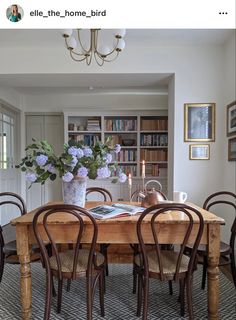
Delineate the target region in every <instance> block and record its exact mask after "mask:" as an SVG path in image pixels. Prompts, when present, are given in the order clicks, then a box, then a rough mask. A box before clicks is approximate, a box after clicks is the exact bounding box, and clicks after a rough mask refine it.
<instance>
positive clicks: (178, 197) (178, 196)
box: [174, 191, 188, 203]
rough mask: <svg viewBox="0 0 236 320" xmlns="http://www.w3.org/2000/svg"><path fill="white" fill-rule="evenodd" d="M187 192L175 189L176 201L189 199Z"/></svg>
mask: <svg viewBox="0 0 236 320" xmlns="http://www.w3.org/2000/svg"><path fill="white" fill-rule="evenodd" d="M187 197H188V195H187V193H186V192H183V191H174V202H179V203H184V202H185V201H186V200H187Z"/></svg>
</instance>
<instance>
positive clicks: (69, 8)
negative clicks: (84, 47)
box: [0, 0, 236, 29]
mask: <svg viewBox="0 0 236 320" xmlns="http://www.w3.org/2000/svg"><path fill="white" fill-rule="evenodd" d="M15 3H16V4H17V5H18V13H20V17H19V19H18V18H16V15H15V16H14V17H13V18H11V17H10V15H11V11H12V5H13V4H15ZM16 20H18V21H16ZM235 21H236V18H235V0H145V1H142V2H141V1H140V3H139V2H137V1H134V0H126V1H125V0H123V1H122V0H120V1H116V2H114V1H111V0H86V1H83V2H82V1H78V0H77V1H76V0H73V1H68V0H67V1H61V2H60V1H58V0H47V1H46V0H41V1H36V0H31V1H29V0H16V2H14V1H13V0H11V1H9V0H1V2H0V28H6V29H49V28H52V29H54V28H55V29H60V28H61V29H64V28H186V29H189V28H192V29H195V28H201V29H207V28H208V29H228V28H229V29H235V27H236V22H235Z"/></svg>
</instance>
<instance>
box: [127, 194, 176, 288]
mask: <svg viewBox="0 0 236 320" xmlns="http://www.w3.org/2000/svg"><path fill="white" fill-rule="evenodd" d="M146 191H151V189H150V190H149V189H148V190H146ZM155 191H156V192H157V193H160V195H161V196H162V197H163V199H164V200H168V198H167V196H166V195H165V194H164V193H163V192H162V191H160V190H155ZM140 192H143V191H142V190H136V191H134V192H133V193H132V196H131V201H138V202H140V201H142V198H140V196H139V193H140ZM130 246H131V248H132V249H133V251H134V255H133V257H135V255H136V254H137V253H138V252H139V246H138V244H130ZM164 246H165V248H168V249H172V247H173V246H171V245H162V247H164ZM150 247H151V246H150ZM135 270H136V269H135V267H134V266H133V293H134V294H135V293H136V290H137V272H136V271H135ZM169 292H170V294H173V288H172V282H171V281H169Z"/></svg>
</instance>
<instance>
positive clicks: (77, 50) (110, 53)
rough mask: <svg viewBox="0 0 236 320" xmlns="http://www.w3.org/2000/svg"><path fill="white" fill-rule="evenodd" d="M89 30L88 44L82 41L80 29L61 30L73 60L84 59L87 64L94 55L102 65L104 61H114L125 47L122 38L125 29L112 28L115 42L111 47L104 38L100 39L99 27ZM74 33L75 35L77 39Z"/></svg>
mask: <svg viewBox="0 0 236 320" xmlns="http://www.w3.org/2000/svg"><path fill="white" fill-rule="evenodd" d="M89 31H90V35H89V44H87V45H86V44H85V43H83V41H82V36H81V32H82V31H81V29H76V30H72V29H66V30H63V31H62V35H63V37H64V39H65V44H66V47H67V49H68V50H69V52H70V56H71V58H72V59H73V60H74V61H79V62H80V61H85V62H86V63H87V65H90V64H91V61H92V58H93V56H94V58H95V60H96V62H97V64H98V65H99V66H102V65H103V64H104V62H111V61H114V60H115V59H116V58H117V57H118V55H119V53H120V52H121V51H122V50H123V49H124V48H125V41H124V39H123V37H124V36H125V33H126V31H125V29H116V30H113V31H114V39H115V43H114V44H113V45H112V48H111V47H109V46H108V45H107V44H105V42H104V40H105V39H103V40H102V39H101V36H100V32H101V29H90V30H89ZM74 34H75V35H76V36H77V39H76V38H75V35H74Z"/></svg>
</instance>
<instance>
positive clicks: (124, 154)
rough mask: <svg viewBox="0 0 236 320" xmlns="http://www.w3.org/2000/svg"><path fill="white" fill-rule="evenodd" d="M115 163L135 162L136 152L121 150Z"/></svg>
mask: <svg viewBox="0 0 236 320" xmlns="http://www.w3.org/2000/svg"><path fill="white" fill-rule="evenodd" d="M116 161H137V151H136V150H121V152H120V153H118V154H117V156H116Z"/></svg>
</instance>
